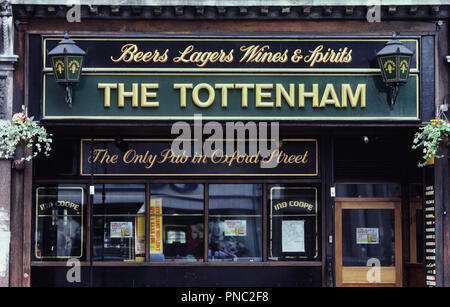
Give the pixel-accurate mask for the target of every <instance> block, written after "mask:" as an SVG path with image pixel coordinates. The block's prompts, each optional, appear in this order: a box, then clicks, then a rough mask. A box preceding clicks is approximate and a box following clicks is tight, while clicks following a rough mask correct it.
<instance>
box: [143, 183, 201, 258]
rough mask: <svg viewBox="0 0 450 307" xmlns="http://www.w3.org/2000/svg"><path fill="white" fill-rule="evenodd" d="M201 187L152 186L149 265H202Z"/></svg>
mask: <svg viewBox="0 0 450 307" xmlns="http://www.w3.org/2000/svg"><path fill="white" fill-rule="evenodd" d="M203 189H204V188H203V185H202V184H174V183H172V184H169V183H167V184H152V185H151V188H150V191H151V206H150V261H203V251H204V227H203V225H204V194H203V193H204V191H203Z"/></svg>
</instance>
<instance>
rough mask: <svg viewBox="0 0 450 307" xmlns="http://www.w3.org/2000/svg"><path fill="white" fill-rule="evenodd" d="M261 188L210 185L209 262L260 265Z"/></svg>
mask: <svg viewBox="0 0 450 307" xmlns="http://www.w3.org/2000/svg"><path fill="white" fill-rule="evenodd" d="M261 214H262V188H261V185H260V184H210V185H209V221H208V228H209V238H208V242H209V251H208V259H209V261H260V260H261V250H262V249H261V236H262V235H261V234H262V232H261V216H262V215H261Z"/></svg>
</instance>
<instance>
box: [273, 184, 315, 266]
mask: <svg viewBox="0 0 450 307" xmlns="http://www.w3.org/2000/svg"><path fill="white" fill-rule="evenodd" d="M267 195H268V197H269V200H268V204H269V213H268V224H269V226H268V229H269V244H268V249H269V251H268V260H271V261H280V260H283V261H293V260H294V261H299V260H317V259H318V258H319V229H320V228H319V200H318V188H317V187H304V186H297V185H291V184H289V185H269V187H268V193H267Z"/></svg>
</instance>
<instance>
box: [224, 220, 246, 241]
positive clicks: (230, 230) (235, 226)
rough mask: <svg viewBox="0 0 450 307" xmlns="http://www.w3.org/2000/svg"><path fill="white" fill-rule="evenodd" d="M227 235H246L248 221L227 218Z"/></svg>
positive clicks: (225, 230)
mask: <svg viewBox="0 0 450 307" xmlns="http://www.w3.org/2000/svg"><path fill="white" fill-rule="evenodd" d="M224 223H225V229H224V235H225V236H240V237H243V236H246V235H247V221H246V220H225V221H224Z"/></svg>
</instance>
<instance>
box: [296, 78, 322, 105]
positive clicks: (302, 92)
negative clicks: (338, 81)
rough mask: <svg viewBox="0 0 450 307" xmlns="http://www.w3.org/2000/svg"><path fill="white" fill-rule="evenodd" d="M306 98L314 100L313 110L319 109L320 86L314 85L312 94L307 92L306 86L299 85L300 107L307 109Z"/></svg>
mask: <svg viewBox="0 0 450 307" xmlns="http://www.w3.org/2000/svg"><path fill="white" fill-rule="evenodd" d="M305 98H312V106H313V108H317V107H319V85H318V84H316V83H314V84H313V85H312V92H305V85H304V84H299V85H298V106H299V107H300V108H304V107H305Z"/></svg>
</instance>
